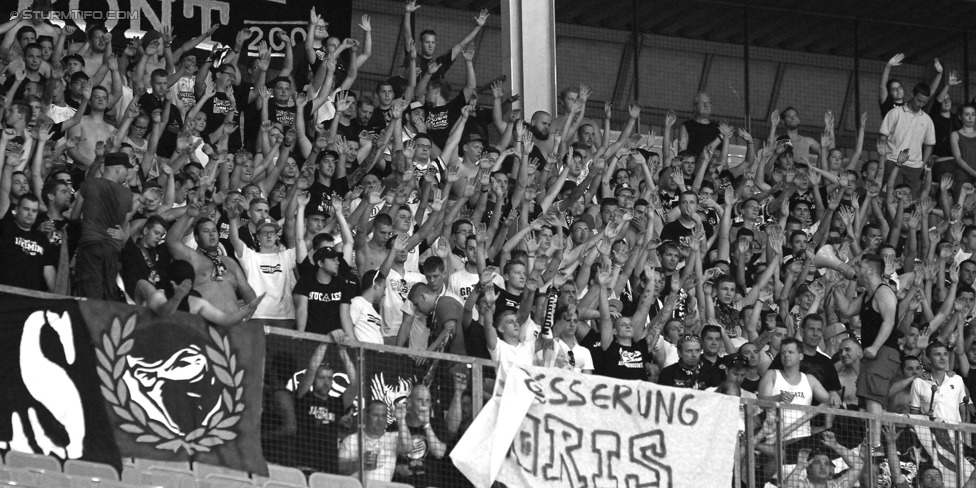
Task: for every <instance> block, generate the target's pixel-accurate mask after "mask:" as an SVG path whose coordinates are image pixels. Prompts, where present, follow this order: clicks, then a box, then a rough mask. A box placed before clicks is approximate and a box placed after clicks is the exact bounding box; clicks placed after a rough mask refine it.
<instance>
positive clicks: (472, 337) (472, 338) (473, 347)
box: [464, 322, 491, 360]
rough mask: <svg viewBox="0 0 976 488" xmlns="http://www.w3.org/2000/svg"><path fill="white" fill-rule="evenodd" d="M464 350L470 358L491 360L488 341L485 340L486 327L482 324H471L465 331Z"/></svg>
mask: <svg viewBox="0 0 976 488" xmlns="http://www.w3.org/2000/svg"><path fill="white" fill-rule="evenodd" d="M464 350H465V351H467V352H468V356H474V357H476V358H481V359H488V360H491V354H490V353H489V352H488V340H487V339H485V326H484V324H482V323H481V322H471V324H470V325H468V328H467V330H465V331H464Z"/></svg>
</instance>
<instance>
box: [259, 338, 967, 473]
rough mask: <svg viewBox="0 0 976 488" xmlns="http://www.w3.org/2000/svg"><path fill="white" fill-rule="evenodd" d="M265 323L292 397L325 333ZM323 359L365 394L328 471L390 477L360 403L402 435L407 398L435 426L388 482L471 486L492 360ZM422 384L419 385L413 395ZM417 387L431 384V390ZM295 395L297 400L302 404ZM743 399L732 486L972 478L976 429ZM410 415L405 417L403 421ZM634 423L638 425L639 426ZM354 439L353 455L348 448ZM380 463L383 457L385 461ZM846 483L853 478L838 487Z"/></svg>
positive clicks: (364, 352) (375, 352)
mask: <svg viewBox="0 0 976 488" xmlns="http://www.w3.org/2000/svg"><path fill="white" fill-rule="evenodd" d="M266 330H267V334H268V352H267V356H266V368H265V378H266V381H265V389H266V397H274V396H275V393H276V392H279V391H280V392H288V393H287V394H285V395H284V396H286V397H288V396H291V397H293V398H294V397H295V396H297V395H295V393H294V390H295V389H296V388H298V387H299V385H300V384H301V382H302V381H301V378H302V376H303V375H305V374H308V372H307V370H308V369H309V368H311V367H313V364H312V363H314V362H315V361H313V362H311V363H310V361H309V359H310V358H312V357H313V356H314V354H315V351H316V349H318V348H319V347H320V345H321V344H323V343H324V341H328V340H330V339H328V338H326V337H324V336H317V335H314V334H305V333H297V332H293V331H287V330H280V329H275V328H267V329H266ZM340 351H345V353H346V354H345V355H343V354H341V353H340ZM344 356H347V358H344ZM323 362H325V363H327V364H329V365H331V366H329V367H330V368H332V374H333V378H334V381H332V384H331V386H330V392H329V394H330V395H332V397H333V398H339V397H341V396H342V395H343V394H344V392H346V391H349V390H347V389H349V388H351V389H353V392H355V390H356V389H358V391H360V392H363V395H362V398H363V399H364V401H363V402H362V403H360V402H355V403H354V406H353V407H352V408H350V409H349V410H348V412H349V417H348V421H347V422H345V423H344V424H345V425H344V426H343V427H342V428H341V429H340V430H339V431H338V432H339V435H338V436H337V437H336V438H335V439H332V441H333V442H336V441H341V442H342V447H340V449H339V452H340V454H339V455H340V459H346V461H344V462H340V463H338V466H339V467H340V469H337V470H336V471H333V472H334V473H335V474H343V475H353V474H354V475H355V476H357V477H358V478H360V481H362V482H363V484H364V486H369V483H370V481H371V480H373V479H378V478H379V477H381V475H383V476H385V475H386V474H387V473H388V472H389V466H384V464H383V462H384V461H383V459H384V457H383V456H382V455H379V456H378V455H377V454H376V452H375V450H373V448H372V447H371V446H375V445H377V444H376V443H375V442H371V441H370V440H364V436H365V435H366V434H365V433H364V432H366V430H367V429H370V428H372V429H373V431H374V435H375V433H376V426H375V425H374V426H372V427H370V426H368V425H367V424H368V423H369V422H370V415H362V414H361V412H362V409H363V405H368V404H369V402H372V401H379V402H382V403H384V404H385V405H387V411H388V417H387V419H386V423H385V425H384V427H387V428H388V429H389V431H390V432H393V433H395V434H392V435H391V437H392V436H395V435H398V432H399V426H398V425H397V423H396V418H395V417H396V415H395V414H394V413H393V412H394V411H396V409H397V407H398V405H400V404H404V405H405V408H406V409H407V410H408V414H409V415H410V416H413V417H416V416H417V414H418V413H419V414H420V415H423V412H422V409H423V407H424V405H425V402H427V400H428V399H429V403H426V405H427V406H428V408H429V412H430V414H429V415H430V424H431V426H432V432H433V433H432V434H431V433H429V432H419V431H418V430H417V429H416V428H415V427H412V428H411V432H412V435H413V436H414V437H415V438H414V439H411V445H412V446H413V449H412V450H411V451H410V452H409V453H405V454H402V455H400V456H397V458H398V461H397V462H396V466H395V467H394V468H393V470H392V474H391V478H392V479H393V480H394V481H400V482H404V483H407V484H411V485H413V486H418V487H421V488H426V487H429V486H434V487H440V488H454V487H467V486H471V485H470V484H469V483H468V482H467V480H466V479H465V478H464V477H463V476H462V475H461V474H460V473H458V472H457V471H456V470H455V469H454V467H453V465H452V464H451V462H450V460H449V458H448V454H449V453H450V450H451V449H452V448H453V445H454V443H456V442H457V440H458V439H459V438H460V436H461V435H462V434H463V433H464V429H465V427H466V426H467V425H468V424H469V423H470V421H471V420H472V419H473V418H474V416H476V415H477V414H478V412H479V411H480V410H481V407H482V405H483V402H484V400H485V399H487V398H490V395H491V394H492V391H493V378H494V377H495V371H496V365H495V364H494V363H493V362H490V361H485V360H481V359H475V358H470V357H462V356H455V355H450V354H441V353H431V352H426V351H413V350H411V351H407V350H404V349H402V348H397V347H392V346H378V345H360V346H357V347H346V346H339V345H333V346H329V347H328V351H327V352H326V354H325V356H324V360H323ZM417 385H423V386H425V387H426V389H421V390H422V391H421V392H420V393H412V392H413V389H414V388H415V387H416V386H417ZM424 391H429V397H427V396H426V395H425V393H424ZM320 393H321V392H320ZM295 402H296V404H303V403H302V402H301V401H300V400H295ZM740 405H741V407H740V408H741V411H742V416H741V423H740V429H741V433H740V442H739V449H738V452H736V453H735V454H734V455H735V456H736V471H735V474H734V479H735V486H739V487H748V488H762V487H764V486H769V485H768V484H767V483H769V484H771V485H772V486H790V484H789V483H791V482H793V480H799V481H804V480H806V479H807V477H808V476H809V477H810V478H811V479H816V478H817V476H821V477H822V476H825V475H826V476H828V477H829V478H832V479H834V480H835V481H834V483H837V484H836V486H860V487H865V488H867V487H872V488H873V487H887V486H903V485H899V484H898V483H897V481H899V480H907V482H908V483H909V484H910V486H919V485H918V484H917V483H918V482H919V481H920V479H921V478H922V476H923V475H928V476H930V477H933V476H938V477H940V478H941V479H943V480H944V486H946V487H962V486H966V483H967V482H968V481H970V478H972V477H973V472H974V470H973V464H974V462H973V453H974V451H973V443H972V439H973V434H976V426H974V425H970V424H963V425H949V424H945V423H940V422H933V421H931V420H927V419H926V418H924V417H920V416H913V417H911V418H910V417H908V416H907V415H893V414H884V415H872V414H868V413H862V412H857V411H849V410H838V409H828V408H823V407H805V406H796V405H790V404H782V403H777V402H770V401H760V400H750V399H742V400H741V403H740ZM274 408H280V406H278V407H272V408H270V409H269V407H268V406H266V412H265V416H264V421H265V422H266V425H264V426H263V431H264V432H274V431H276V430H278V427H279V425H277V424H268V422H276V421H280V420H281V419H283V418H287V417H288V416H287V415H282V413H281V412H280V411H275V410H274ZM377 408H379V407H377ZM401 408H403V407H401ZM380 410H382V409H381V408H380ZM295 414H296V415H298V416H300V415H306V414H308V412H301V411H296V412H295ZM374 414H375V412H374ZM416 420H417V419H416V418H412V419H410V420H408V421H407V423H408V424H411V423H416ZM299 425H301V422H299ZM634 428H635V429H641V427H640V426H636V425H635V427H634ZM431 435H433V436H434V437H436V438H437V441H439V442H440V443H443V444H444V447H445V449H444V450H443V451H440V450H439V447H440V446H434V445H433V444H435V442H432V441H431V440H430V439H429V438H428V437H427V436H431ZM421 437H423V438H424V439H426V441H424V440H422V439H421ZM353 439H355V440H353ZM871 439H875V441H871ZM702 441H703V442H707V439H704V438H703V439H702ZM875 442H880V444H881V446H882V447H881V449H875V452H871V448H870V447H869V446H871V445H872V444H874V443H875ZM349 446H354V447H356V448H357V450H356V451H355V452H350V450H349ZM435 447H436V448H435ZM264 449H265V456H266V457H267V458H268V461H269V462H272V463H276V464H284V465H291V466H294V467H300V468H309V466H305V465H303V464H302V462H301V461H302V460H307V459H310V458H313V459H314V458H315V457H316V456H322V455H323V451H322V447H321V444H320V443H319V442H318V441H316V440H314V439H313V438H312V437H310V436H308V435H306V433H303V432H296V433H294V434H293V436H292V437H285V438H281V437H277V438H266V439H265V440H264ZM352 458H354V461H355V463H357V464H355V466H354V467H351V466H350V461H349V459H352ZM385 459H386V462H389V460H390V456H388V455H387V456H386V458H385ZM895 463H898V465H899V466H900V468H899V469H898V470H896V471H895V478H896V479H895V481H896V483H892V474H891V473H892V470H891V468H890V466H892V465H895ZM354 468H355V469H354ZM933 468H934V470H935V471H933ZM353 469H354V471H355V473H353V471H351V470H353ZM818 470H819V471H818ZM936 471H937V473H936ZM808 473H809V474H808ZM791 477H792V478H791ZM384 479H390V478H384ZM845 480H848V481H850V484H845V483H846V482H847V481H845ZM974 482H976V480H974ZM799 486H806V485H802V484H801V485H799ZM831 486H835V485H831ZM925 486H939V485H925Z"/></svg>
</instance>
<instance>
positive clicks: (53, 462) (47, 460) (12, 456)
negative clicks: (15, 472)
mask: <svg viewBox="0 0 976 488" xmlns="http://www.w3.org/2000/svg"><path fill="white" fill-rule="evenodd" d="M6 461H7V466H10V467H12V468H29V469H39V470H43V471H54V472H56V473H60V472H61V461H58V459H57V458H55V457H51V456H45V455H43V454H34V453H30V452H19V451H10V452H8V453H7V458H6Z"/></svg>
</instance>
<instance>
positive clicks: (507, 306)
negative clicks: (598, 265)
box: [495, 289, 522, 317]
mask: <svg viewBox="0 0 976 488" xmlns="http://www.w3.org/2000/svg"><path fill="white" fill-rule="evenodd" d="M497 291H498V301H497V302H496V303H497V305H495V316H496V317H497V316H498V315H499V314H501V313H502V312H504V311H506V310H512V311H514V312H518V309H519V304H520V303H522V295H516V294H514V293H509V292H508V290H502V289H498V290H497Z"/></svg>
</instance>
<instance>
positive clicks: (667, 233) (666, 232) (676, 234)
mask: <svg viewBox="0 0 976 488" xmlns="http://www.w3.org/2000/svg"><path fill="white" fill-rule="evenodd" d="M702 227H704V228H705V235H706V236H707V235H711V233H712V226H711V225H710V224H709V223H708V222H705V221H702ZM664 241H672V242H674V243H677V244H678V245H680V246H683V247H687V246H688V245H689V244H690V243H691V229H689V228H687V227H685V226H684V224H682V223H681V220H680V219H678V220H675V221H674V222H668V223H667V224H664V228H662V229H661V242H664Z"/></svg>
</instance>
